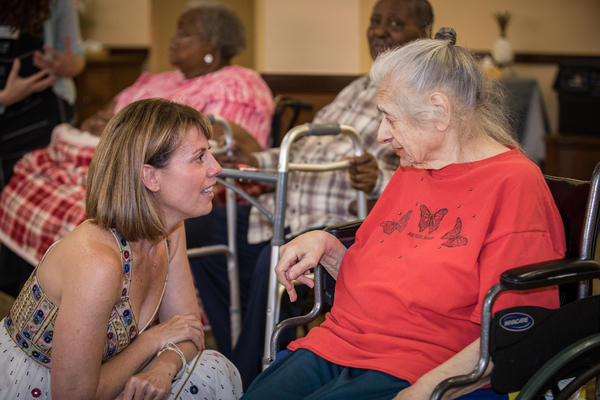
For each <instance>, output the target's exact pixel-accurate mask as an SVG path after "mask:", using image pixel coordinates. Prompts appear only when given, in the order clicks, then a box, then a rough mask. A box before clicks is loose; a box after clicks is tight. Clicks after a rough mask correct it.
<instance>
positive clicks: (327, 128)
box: [304, 124, 342, 136]
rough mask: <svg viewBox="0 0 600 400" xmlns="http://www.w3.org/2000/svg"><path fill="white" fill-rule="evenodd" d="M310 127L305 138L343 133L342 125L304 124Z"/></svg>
mask: <svg viewBox="0 0 600 400" xmlns="http://www.w3.org/2000/svg"><path fill="white" fill-rule="evenodd" d="M304 125H306V126H307V127H308V133H306V135H305V136H327V135H337V134H339V133H341V132H342V128H341V127H340V124H318V125H313V124H304Z"/></svg>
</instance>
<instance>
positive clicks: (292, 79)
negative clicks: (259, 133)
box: [262, 74, 360, 95]
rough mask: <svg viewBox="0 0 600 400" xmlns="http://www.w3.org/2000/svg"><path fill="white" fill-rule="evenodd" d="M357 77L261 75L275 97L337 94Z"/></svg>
mask: <svg viewBox="0 0 600 400" xmlns="http://www.w3.org/2000/svg"><path fill="white" fill-rule="evenodd" d="M359 76H360V75H287V74H262V77H263V79H264V80H265V82H267V85H269V87H270V88H271V91H272V92H273V94H275V95H276V94H278V93H286V92H299V93H339V92H340V91H341V90H342V89H343V88H345V87H346V86H348V85H349V84H350V82H352V81H353V80H355V79H356V78H358V77H359Z"/></svg>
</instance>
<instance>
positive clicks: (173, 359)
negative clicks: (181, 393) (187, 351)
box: [156, 342, 187, 380]
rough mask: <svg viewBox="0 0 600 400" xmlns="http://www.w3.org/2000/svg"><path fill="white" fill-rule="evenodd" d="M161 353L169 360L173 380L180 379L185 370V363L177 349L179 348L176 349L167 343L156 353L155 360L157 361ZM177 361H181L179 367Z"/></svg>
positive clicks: (179, 350)
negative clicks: (172, 369) (172, 370)
mask: <svg viewBox="0 0 600 400" xmlns="http://www.w3.org/2000/svg"><path fill="white" fill-rule="evenodd" d="M163 353H166V354H165V355H166V356H167V357H168V359H169V360H170V363H171V364H172V365H173V366H174V372H173V380H176V379H179V378H181V376H182V375H183V372H184V371H185V370H186V369H187V368H186V367H187V361H186V359H185V355H184V354H183V352H182V351H181V349H179V347H177V345H175V344H174V343H171V342H167V344H166V345H165V346H164V347H163V348H162V349H161V350H160V351H159V352H158V354H157V355H156V358H157V359H158V358H159V357H160V356H161V355H162V354H163ZM164 358H165V357H163V359H164ZM178 359H179V360H181V366H180V364H179V362H178V361H177V360H178Z"/></svg>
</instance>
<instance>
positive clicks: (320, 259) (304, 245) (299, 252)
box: [275, 231, 346, 301]
mask: <svg viewBox="0 0 600 400" xmlns="http://www.w3.org/2000/svg"><path fill="white" fill-rule="evenodd" d="M344 254H346V248H345V247H344V245H343V244H341V243H340V241H339V240H337V238H336V237H335V236H333V235H331V234H330V233H327V232H324V231H312V232H308V233H305V234H302V235H300V236H298V237H297V238H295V239H294V240H292V241H291V242H289V243H288V244H286V245H283V246H281V248H280V250H279V262H278V263H277V265H276V266H275V273H276V274H277V279H278V280H279V283H281V284H282V285H283V286H284V287H285V290H286V291H287V292H288V295H289V296H290V300H291V301H296V299H297V298H298V295H297V294H296V289H295V288H294V283H293V281H294V280H297V281H298V282H301V283H304V284H305V285H307V286H309V287H311V288H312V287H314V285H315V284H314V282H313V281H312V280H311V279H310V278H308V277H306V276H305V275H306V274H308V273H309V270H310V269H311V268H314V267H316V266H317V264H318V263H321V265H322V266H323V267H325V268H326V269H327V271H329V273H330V274H331V275H332V276H333V277H334V278H335V279H337V272H338V269H339V267H340V264H341V262H342V258H343V257H344Z"/></svg>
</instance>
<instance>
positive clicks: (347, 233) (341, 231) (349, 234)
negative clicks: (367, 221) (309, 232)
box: [324, 219, 364, 242]
mask: <svg viewBox="0 0 600 400" xmlns="http://www.w3.org/2000/svg"><path fill="white" fill-rule="evenodd" d="M363 221H364V220H362V219H360V220H358V221H352V222H345V223H343V224H338V225H331V226H328V227H327V228H325V229H324V231H325V232H329V233H331V234H332V235H333V236H335V237H336V238H338V239H340V241H342V242H343V240H341V239H350V238H354V237H355V236H356V231H357V230H358V228H360V226H361V225H362V223H363Z"/></svg>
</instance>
